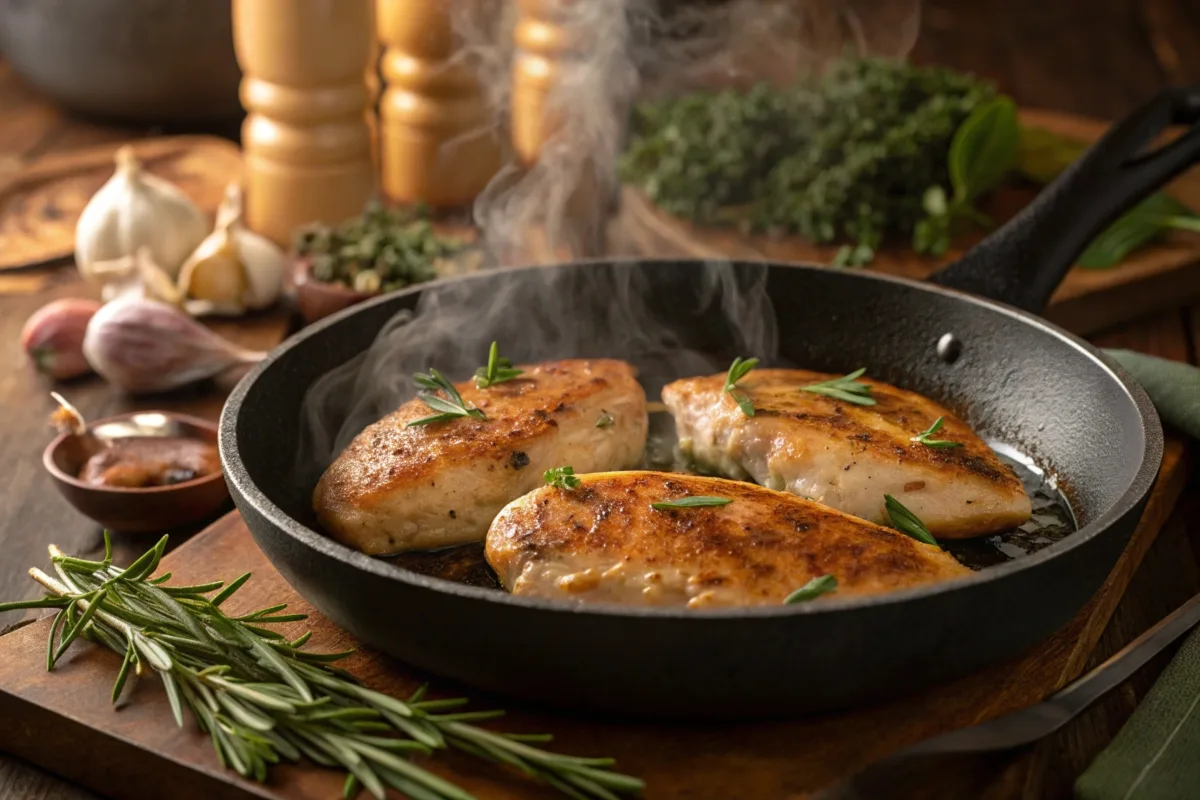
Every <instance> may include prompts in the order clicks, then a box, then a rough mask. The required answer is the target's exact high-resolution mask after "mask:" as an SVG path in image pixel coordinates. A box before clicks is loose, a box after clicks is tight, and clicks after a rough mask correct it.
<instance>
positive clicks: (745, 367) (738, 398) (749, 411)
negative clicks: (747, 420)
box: [724, 356, 758, 417]
mask: <svg viewBox="0 0 1200 800" xmlns="http://www.w3.org/2000/svg"><path fill="white" fill-rule="evenodd" d="M756 366H758V359H757V358H742V357H741V356H738V357H737V358H735V359H734V360H733V363H732V364H730V365H729V373H728V374H727V375H726V376H725V388H724V391H725V392H728V393H729V396H730V397H732V398H733V399H734V401H735V402H736V403H737V404H738V408H740V409H742V413H743V414H745V415H746V416H747V417H753V416H754V403H752V402H750V398H749V397H747V396H746V393H745V392H743V391H740V390H739V389H737V388H736V387H737V382H738V381H740V380H741V379H742V378H744V377H746V373H748V372H749V371H750V370H752V369H754V368H755V367H756Z"/></svg>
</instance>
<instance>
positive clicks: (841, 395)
mask: <svg viewBox="0 0 1200 800" xmlns="http://www.w3.org/2000/svg"><path fill="white" fill-rule="evenodd" d="M866 371H867V368H866V367H862V368H860V369H856V370H854V372H851V373H850V374H849V375H843V376H842V377H840V378H830V379H829V380H827V381H821V382H820V383H810V384H809V385H808V386H801V387H800V391H802V392H812V393H813V394H823V395H825V396H826V397H832V398H833V399H834V400H842V401H844V402H847V403H854V404H855V405H857V406H873V405H875V398H874V397H872V396H871V384H869V383H863V382H862V381H860V380H859V378H861V377H862V376H863V373H865V372H866Z"/></svg>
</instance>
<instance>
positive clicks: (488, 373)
mask: <svg viewBox="0 0 1200 800" xmlns="http://www.w3.org/2000/svg"><path fill="white" fill-rule="evenodd" d="M524 372H525V370H523V369H517V368H516V367H514V366H513V365H512V362H511V361H509V360H508V359H507V358H503V357H502V356H501V355H500V350H499V349H498V348H497V346H496V343H495V342H492V346H491V348H490V349H489V350H488V363H487V366H486V367H480V368H479V369H477V370H475V388H477V389H486V388H488V387H489V386H495V385H496V384H497V383H504V382H505V381H511V380H512V379H513V378H515V377H517V376H518V375H522V374H524Z"/></svg>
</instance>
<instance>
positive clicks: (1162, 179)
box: [930, 87, 1200, 312]
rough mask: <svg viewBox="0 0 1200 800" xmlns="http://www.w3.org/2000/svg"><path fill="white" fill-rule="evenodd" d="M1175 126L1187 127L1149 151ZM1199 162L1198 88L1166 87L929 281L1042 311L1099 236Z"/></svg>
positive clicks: (1199, 116) (1199, 118) (1199, 92)
mask: <svg viewBox="0 0 1200 800" xmlns="http://www.w3.org/2000/svg"><path fill="white" fill-rule="evenodd" d="M1172 125H1187V126H1189V129H1188V130H1187V131H1185V132H1184V133H1183V135H1182V136H1180V137H1179V138H1177V139H1175V140H1174V141H1172V142H1170V143H1169V144H1167V145H1165V146H1163V147H1160V148H1158V149H1157V150H1153V151H1149V152H1147V151H1146V147H1147V146H1148V145H1150V144H1151V142H1152V140H1153V139H1154V138H1155V137H1157V136H1158V135H1159V134H1161V133H1163V132H1164V131H1165V130H1166V129H1167V128H1168V127H1169V126H1172ZM1197 160H1200V87H1193V88H1176V89H1168V90H1166V91H1164V92H1162V93H1161V94H1159V95H1158V96H1157V97H1155V98H1154V99H1153V100H1151V101H1150V102H1149V103H1147V104H1146V105H1144V106H1142V107H1141V108H1139V109H1138V110H1137V111H1134V112H1133V113H1132V114H1130V115H1129V116H1128V117H1126V118H1125V119H1124V120H1122V121H1121V122H1118V123H1117V124H1116V125H1114V126H1113V127H1112V129H1111V130H1109V132H1108V133H1107V134H1105V136H1104V138H1102V139H1101V140H1100V141H1098V142H1096V144H1094V145H1093V146H1092V147H1091V148H1090V149H1089V150H1088V151H1087V152H1086V153H1085V154H1084V155H1083V157H1082V158H1080V159H1079V161H1077V162H1076V163H1075V164H1072V165H1071V167H1070V168H1068V169H1067V170H1066V171H1065V172H1064V173H1063V174H1062V175H1060V176H1059V177H1058V178H1057V179H1056V180H1055V181H1054V182H1053V183H1052V184H1050V185H1049V186H1047V187H1046V188H1045V189H1043V190H1042V191H1041V193H1040V194H1038V196H1037V199H1035V200H1034V201H1033V202H1032V203H1030V204H1029V205H1028V206H1026V207H1025V208H1024V209H1023V210H1022V211H1021V213H1019V214H1017V216H1015V217H1013V218H1012V219H1011V220H1009V221H1008V222H1007V223H1006V224H1005V225H1004V226H1003V227H1001V228H999V229H998V230H996V231H995V232H994V233H992V234H991V235H989V236H988V237H987V238H986V239H984V240H983V241H982V242H980V243H979V245H978V246H977V247H975V248H974V249H972V250H971V251H970V252H968V253H967V254H966V255H964V256H963V257H962V258H961V259H960V260H958V261H957V262H955V263H954V264H951V265H950V266H948V267H946V268H945V269H943V270H941V271H939V272H938V273H936V274H935V275H933V276H932V277H931V278H930V280H931V281H932V282H934V283H938V284H941V285H943V286H949V287H952V288H954V289H961V290H963V291H967V292H971V293H973V294H978V295H983V296H984V297H989V298H991V299H993V300H999V301H1001V302H1004V303H1008V304H1010V305H1014V306H1017V307H1018V308H1023V309H1025V310H1027V311H1034V312H1040V311H1041V310H1042V309H1043V308H1045V306H1046V303H1048V302H1049V300H1050V295H1051V294H1053V292H1054V290H1055V288H1057V287H1058V284H1059V282H1060V281H1062V279H1063V278H1064V277H1065V276H1066V274H1067V271H1068V270H1069V269H1070V268H1071V266H1072V265H1073V264H1074V263H1075V259H1076V258H1078V257H1079V255H1080V254H1081V253H1083V251H1084V250H1085V249H1086V248H1087V246H1088V245H1089V244H1090V243H1091V241H1092V239H1093V238H1095V236H1096V235H1097V234H1099V233H1100V232H1101V231H1103V230H1104V229H1105V228H1106V227H1107V226H1108V225H1109V223H1111V222H1112V221H1113V220H1115V219H1116V218H1117V217H1119V216H1120V215H1121V214H1123V213H1124V212H1126V211H1128V210H1129V209H1130V208H1132V207H1133V206H1134V205H1136V204H1137V203H1138V202H1140V201H1141V200H1142V199H1143V198H1145V197H1146V196H1148V195H1150V194H1151V193H1152V192H1154V191H1155V190H1156V189H1159V188H1161V187H1162V186H1163V185H1164V184H1166V183H1167V182H1168V181H1169V180H1170V179H1171V178H1173V177H1174V176H1175V175H1177V174H1179V173H1180V172H1182V171H1183V170H1184V169H1186V168H1187V167H1188V166H1190V165H1191V164H1193V163H1194V162H1196V161H1197Z"/></svg>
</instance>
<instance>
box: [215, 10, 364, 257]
mask: <svg viewBox="0 0 1200 800" xmlns="http://www.w3.org/2000/svg"><path fill="white" fill-rule="evenodd" d="M374 38H375V31H374V2H373V0H233V39H234V49H235V51H236V53H237V57H238V63H239V64H240V65H241V67H242V71H243V73H244V74H245V78H244V79H243V80H242V88H241V98H242V106H243V107H244V108H245V109H246V111H247V112H248V116H247V117H246V121H245V123H244V124H243V126H242V149H243V151H244V158H245V175H244V180H245V184H246V206H245V210H246V223H247V225H249V227H250V228H251V229H252V230H254V231H257V232H258V233H261V234H263V235H264V236H267V237H269V238H271V239H273V240H274V241H276V242H278V243H279V244H281V245H287V244H288V243H290V241H291V237H292V232H293V231H294V230H295V228H296V227H297V226H300V225H306V224H309V223H312V222H323V223H327V224H335V223H338V222H341V221H342V220H344V219H346V218H348V217H352V216H355V215H357V214H360V213H362V210H363V206H364V204H365V203H366V202H367V201H368V200H369V199H370V197H371V195H372V194H373V193H374V192H375V186H376V180H375V169H374V164H373V163H372V158H371V131H370V121H369V118H370V116H371V114H372V112H371V109H370V97H369V94H370V93H369V90H368V87H367V80H366V74H367V71H368V69H369V67H370V58H371V52H372V47H373V41H374Z"/></svg>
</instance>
